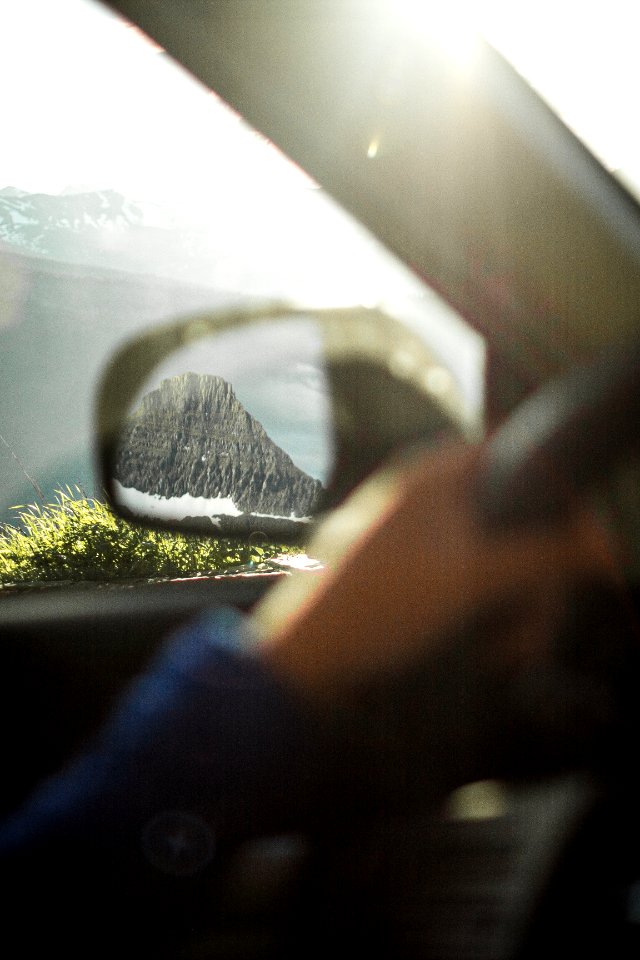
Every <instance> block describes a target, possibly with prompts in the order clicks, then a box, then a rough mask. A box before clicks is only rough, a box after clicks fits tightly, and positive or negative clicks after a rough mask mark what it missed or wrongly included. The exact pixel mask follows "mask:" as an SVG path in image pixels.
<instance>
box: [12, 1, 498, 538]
mask: <svg viewBox="0 0 640 960" xmlns="http://www.w3.org/2000/svg"><path fill="white" fill-rule="evenodd" d="M0 18H1V21H0V22H1V23H2V27H3V32H4V35H5V36H7V37H8V36H11V37H14V38H18V39H17V40H16V42H15V43H11V44H9V45H8V46H7V49H6V50H5V53H4V54H3V57H2V59H1V60H0V74H1V75H2V79H3V89H5V91H9V90H11V91H12V93H11V96H7V97H6V98H5V112H4V124H5V130H6V131H13V133H14V135H13V136H7V137H6V139H5V143H4V146H3V152H2V158H1V159H0V283H1V284H2V289H3V296H2V298H0V304H1V306H0V523H11V524H15V523H16V522H17V520H18V515H19V512H20V510H23V509H24V507H25V505H28V504H31V503H36V504H37V505H38V509H40V507H41V506H42V505H43V504H46V503H49V502H51V501H52V500H55V499H56V498H57V499H59V497H60V491H63V492H65V491H66V493H65V495H73V496H77V495H80V496H83V497H84V496H86V497H89V498H91V497H96V498H98V499H101V498H102V491H101V489H100V488H99V484H97V482H96V480H95V476H94V469H93V462H92V432H93V397H94V394H95V389H96V384H97V382H98V379H99V376H100V372H101V370H102V369H103V367H104V364H105V362H106V360H107V358H108V357H109V356H110V354H112V352H113V350H114V349H115V347H116V346H117V345H118V344H119V343H121V342H122V341H123V340H126V339H128V338H129V337H131V336H132V335H133V334H134V333H136V332H137V331H140V330H141V329H143V328H145V327H149V326H153V325H155V324H158V323H159V322H163V321H166V320H169V319H173V318H175V317H176V316H179V315H181V314H186V313H191V312H194V311H199V310H212V309H218V308H221V307H223V306H226V305H228V304H230V303H233V304H238V303H240V304H242V303H244V302H246V303H247V305H250V304H252V303H253V302H256V301H257V302H264V301H265V300H270V299H274V298H277V299H280V300H283V299H284V300H286V301H290V302H295V303H304V304H305V305H308V306H325V305H338V306H344V305H349V304H358V303H360V304H365V305H374V304H378V305H383V306H384V307H386V309H387V310H388V311H389V312H391V313H392V314H393V315H394V316H396V317H398V318H399V319H401V320H403V321H404V322H405V323H407V324H408V325H410V326H412V327H413V328H414V329H415V330H416V331H417V332H419V333H420V334H421V336H423V337H424V338H425V340H426V341H427V343H428V345H429V347H430V349H431V350H432V351H433V352H434V353H435V354H436V355H437V356H438V357H440V359H441V361H442V363H443V365H444V366H445V367H447V368H448V369H450V370H451V372H452V374H453V376H454V378H455V380H456V382H457V384H458V386H459V388H460V390H461V392H462V395H463V397H464V402H465V404H466V411H465V414H466V416H467V417H468V418H469V419H470V420H475V421H479V420H480V419H481V417H482V393H483V387H482V382H483V358H484V345H483V342H482V340H481V338H480V337H479V336H478V335H477V334H475V333H474V332H473V331H472V330H471V329H470V327H468V325H466V324H465V323H463V321H461V320H460V319H459V318H458V316H457V315H456V314H454V313H453V311H452V310H451V309H450V308H448V307H447V305H446V304H444V302H443V301H442V300H441V299H440V298H438V297H437V296H436V295H435V294H434V293H433V292H432V291H431V290H429V289H428V288H427V287H425V286H424V284H423V283H422V282H421V281H419V280H417V279H416V278H415V277H414V276H413V275H412V274H411V273H410V272H409V271H408V270H407V269H405V268H404V267H403V266H401V265H400V264H399V263H398V262H397V261H396V260H394V258H392V257H391V256H390V255H389V254H388V252H387V251H386V250H384V249H383V248H382V247H381V246H380V244H379V243H377V242H376V240H375V239H374V238H373V237H372V236H371V235H370V234H369V233H367V232H366V231H365V230H364V229H363V228H362V227H361V226H360V225H359V224H358V223H356V222H355V221H354V220H353V219H352V218H350V217H349V216H347V215H346V214H345V213H344V212H343V211H342V210H341V209H340V208H338V207H337V205H336V204H335V203H333V202H332V201H331V200H330V198H328V197H327V196H326V195H325V194H323V192H322V191H321V190H320V189H319V188H318V187H317V185H316V184H315V183H314V182H313V181H312V180H311V179H310V178H309V177H307V176H306V175H305V173H304V172H303V171H301V170H300V169H299V168H297V167H296V166H294V165H293V164H292V163H290V162H289V161H288V160H286V158H284V157H283V156H282V155H281V154H280V153H279V152H278V151H277V150H276V149H275V148H274V147H273V146H272V145H271V144H270V143H269V142H268V141H266V140H265V138H264V137H262V136H260V135H259V134H257V133H256V132H255V131H253V130H252V129H251V128H250V127H249V126H248V125H247V124H246V123H245V122H244V121H243V120H242V118H241V117H239V116H238V115H237V114H236V113H234V112H233V111H232V110H230V109H229V108H228V107H227V106H226V105H225V104H224V103H223V102H222V101H221V100H220V99H219V98H218V97H217V96H216V95H215V93H212V92H211V91H209V90H208V89H206V88H205V87H204V86H202V85H201V84H199V83H197V82H196V81H194V80H193V78H191V77H190V75H189V74H187V72H186V71H184V70H183V69H182V68H180V67H178V66H176V64H175V63H174V62H173V61H171V60H170V58H169V57H168V56H167V55H166V54H165V52H164V51H163V50H162V49H161V48H160V47H158V46H157V44H155V43H153V42H151V41H150V40H149V39H148V38H147V37H146V36H144V35H143V34H142V33H141V32H140V31H139V30H138V29H137V28H135V27H133V26H132V25H131V24H129V23H127V22H125V21H124V20H122V19H121V18H119V17H117V16H115V15H114V14H113V13H112V12H110V11H108V10H106V9H105V8H103V7H101V6H100V5H98V4H96V3H93V2H90V0H60V2H57V3H55V4H51V3H50V2H48V0H24V2H22V3H20V4H5V5H3V8H2V11H1V13H0ZM21 37H23V38H27V37H28V44H29V55H28V56H26V55H25V46H24V44H23V43H21V42H19V38H21ZM73 542H74V544H76V543H80V544H83V543H84V542H85V541H84V538H83V537H82V536H81V537H78V538H76V540H74V541H73ZM74 549H75V546H74ZM78 549H86V548H85V547H82V548H78Z"/></svg>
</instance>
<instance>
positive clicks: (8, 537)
mask: <svg viewBox="0 0 640 960" xmlns="http://www.w3.org/2000/svg"><path fill="white" fill-rule="evenodd" d="M12 509H14V510H15V511H16V521H17V522H16V523H15V524H3V525H0V586H6V585H9V584H19V583H34V582H43V581H44V582H54V581H83V580H89V581H114V580H130V579H139V578H140V579H145V578H147V579H152V578H170V577H180V576H194V575H197V574H202V575H206V574H209V573H213V572H224V571H227V572H231V570H232V568H233V567H236V566H238V565H241V564H246V563H254V564H257V563H260V562H264V561H267V560H268V559H269V557H272V556H274V555H275V554H276V553H282V552H286V547H282V546H280V545H275V544H268V545H264V544H261V545H260V546H259V547H258V546H248V545H246V544H244V543H238V542H237V541H231V540H226V539H214V538H208V537H196V536H188V537H187V536H182V535H180V534H172V533H165V532H158V531H155V530H149V529H146V528H143V527H138V526H133V525H132V524H130V523H127V522H126V521H125V520H121V519H120V518H118V517H116V516H115V515H114V514H113V513H112V512H111V510H110V509H109V507H108V506H107V505H106V504H105V503H102V502H101V501H99V500H95V499H92V498H89V497H85V496H83V495H82V494H81V492H80V491H79V490H77V491H75V492H74V491H72V490H71V489H69V488H67V490H66V492H64V491H58V492H57V500H56V501H55V502H54V503H49V504H47V505H46V506H40V505H38V504H29V505H27V506H17V507H13V508H12Z"/></svg>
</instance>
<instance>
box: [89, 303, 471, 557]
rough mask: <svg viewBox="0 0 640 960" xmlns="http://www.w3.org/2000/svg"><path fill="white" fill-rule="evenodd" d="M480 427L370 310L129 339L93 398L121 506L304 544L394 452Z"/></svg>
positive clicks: (169, 330) (289, 310) (182, 522)
mask: <svg viewBox="0 0 640 960" xmlns="http://www.w3.org/2000/svg"><path fill="white" fill-rule="evenodd" d="M473 433H474V425H472V424H469V423H468V422H467V421H466V420H465V414H464V403H463V400H462V396H461V393H460V391H459V389H458V387H457V385H456V383H455V380H454V378H453V376H452V375H451V373H450V372H449V371H448V370H446V369H445V368H444V367H443V365H442V363H441V361H440V360H439V359H437V358H436V357H435V356H434V355H433V354H432V353H431V352H430V351H429V350H428V348H427V347H426V345H425V343H424V341H423V340H422V339H421V338H420V337H419V336H417V335H416V334H415V333H413V332H411V331H410V330H408V329H407V328H406V327H405V326H404V325H403V324H401V323H400V322H398V321H397V320H394V319H393V318H391V317H389V316H388V315H387V314H385V313H383V312H381V311H380V310H377V309H367V308H363V307H351V308H345V309H329V310H327V309H322V310H317V309H315V310H305V309H303V308H300V307H295V306H292V305H288V304H274V305H270V306H267V307H262V308H259V309H255V310H231V311H224V312H213V313H207V314H199V315H196V316H192V317H186V318H183V319H180V320H178V321H176V322H173V323H170V324H167V325H164V326H161V327H157V328H154V329H153V330H151V331H149V332H146V333H143V334H142V335H140V336H138V337H136V338H135V339H134V340H132V341H130V342H129V343H127V344H125V345H124V346H123V347H121V348H120V349H119V350H118V351H117V353H116V354H115V355H114V356H113V358H112V359H111V360H110V362H109V364H108V366H107V368H106V370H105V372H104V375H103V378H102V382H101V385H100V389H99V394H98V399H97V447H98V459H99V463H100V472H101V475H102V481H103V484H104V488H105V491H106V494H107V497H108V499H109V501H110V503H111V505H112V506H113V508H114V510H115V511H116V513H118V514H119V515H121V516H124V517H125V518H126V519H128V520H133V521H138V522H142V523H144V524H145V525H149V524H151V525H152V526H156V527H160V528H163V529H171V530H174V531H179V532H181V533H185V532H190V533H198V534H203V533H206V534H209V535H210V534H212V533H214V534H217V535H220V536H230V537H231V536H232V537H235V538H238V539H242V540H248V539H250V538H251V539H252V540H255V539H256V538H259V537H263V538H264V539H269V540H275V541H278V542H281V543H301V542H304V541H305V540H306V539H308V537H309V533H310V529H309V523H310V522H311V521H312V520H313V519H315V518H316V517H318V516H320V515H321V514H322V513H324V512H325V511H327V510H328V509H331V508H332V507H334V506H336V505H337V504H338V503H339V502H340V501H341V500H343V499H344V497H345V496H346V495H347V494H348V493H349V492H350V491H351V490H352V489H353V488H354V487H355V486H357V484H358V483H360V481H361V480H363V479H364V478H365V477H366V476H367V475H368V474H369V473H371V471H372V470H374V469H375V468H376V467H377V466H379V465H380V464H381V463H382V462H383V461H384V460H385V459H387V458H388V457H389V456H390V455H392V454H394V453H396V452H398V451H399V450H401V449H402V448H403V447H407V446H410V445H414V444H416V443H420V444H423V445H425V444H426V445H434V444H438V443H440V442H442V441H443V440H446V439H452V438H454V437H456V438H459V439H471V438H472V435H473Z"/></svg>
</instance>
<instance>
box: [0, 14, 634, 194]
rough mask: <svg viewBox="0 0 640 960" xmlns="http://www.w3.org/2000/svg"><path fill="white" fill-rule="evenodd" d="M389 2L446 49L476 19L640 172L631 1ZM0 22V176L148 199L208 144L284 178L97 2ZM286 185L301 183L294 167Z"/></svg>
mask: <svg viewBox="0 0 640 960" xmlns="http://www.w3.org/2000/svg"><path fill="white" fill-rule="evenodd" d="M388 2H389V3H390V4H393V6H394V8H395V9H396V10H397V12H398V16H401V17H402V16H404V17H406V18H407V19H408V20H409V21H410V22H412V23H414V24H415V26H416V28H417V29H426V27H427V26H429V27H430V29H435V30H436V32H438V31H439V32H440V33H441V34H442V36H443V38H444V41H445V42H446V43H448V44H449V46H450V49H451V51H452V54H453V55H456V54H461V53H464V51H465V49H466V47H467V44H468V36H469V30H470V28H477V29H479V30H481V31H482V32H483V33H484V34H485V35H486V36H487V38H488V39H489V40H490V42H492V43H494V45H496V46H497V47H498V48H499V49H501V50H502V51H503V52H504V53H505V54H506V55H507V56H508V57H509V58H510V59H511V60H512V61H513V62H514V63H515V65H516V67H517V68H518V69H519V70H520V72H522V73H523V75H524V76H525V77H526V78H528V79H533V80H534V82H535V84H536V86H537V87H538V88H539V89H540V90H541V91H542V93H543V94H544V95H546V96H548V97H549V99H551V100H552V101H554V102H555V103H557V104H559V105H560V112H561V114H562V115H563V117H564V118H565V119H566V120H567V121H568V122H569V123H570V124H572V125H573V126H575V127H577V128H578V130H579V131H582V135H583V136H584V137H585V139H586V140H587V142H589V143H590V144H592V145H594V146H595V148H596V150H597V152H598V153H599V154H600V156H601V157H602V158H603V159H604V160H605V162H606V163H607V165H608V166H610V167H611V168H613V169H616V170H617V169H621V170H622V171H623V173H624V174H625V175H626V176H627V178H629V179H632V180H633V179H635V180H636V181H637V182H640V137H639V136H638V135H637V133H636V129H635V128H636V125H635V123H633V122H631V119H632V118H633V117H634V116H635V112H636V107H637V103H636V100H637V90H638V81H639V79H640V58H638V56H637V38H638V36H639V35H640V4H638V3H637V2H636V0H607V3H599V2H598V3H596V2H591V0H473V2H471V0H466V2H465V0H457V2H455V0H449V2H447V3H446V4H445V3H444V2H441V3H431V2H428V0H388ZM0 29H1V30H2V36H3V38H5V42H4V43H3V53H2V58H1V59H0V78H1V79H2V89H3V90H4V91H5V96H4V97H3V121H4V124H3V125H4V130H5V138H4V143H3V157H2V169H1V171H0V179H2V180H3V181H4V185H6V184H13V185H15V186H18V187H22V188H23V189H25V190H30V191H45V192H51V193H58V192H60V191H61V190H63V189H64V188H65V187H66V186H68V185H69V184H70V183H71V184H73V185H83V184H86V185H87V186H90V187H92V188H95V187H104V186H113V187H116V188H117V189H121V190H122V191H123V192H126V193H127V194H128V195H129V196H130V197H131V198H132V199H136V198H138V199H151V200H152V199H159V198H163V199H165V200H166V198H167V194H168V193H171V192H172V191H173V192H174V193H176V194H177V192H178V191H179V192H180V196H181V199H184V194H185V191H186V192H187V193H188V192H189V191H192V192H193V193H194V194H197V193H198V192H199V191H201V188H202V184H203V183H206V182H207V179H208V178H209V177H210V170H211V165H210V163H211V156H212V152H213V153H215V155H216V164H218V165H219V166H220V169H221V172H223V169H224V168H225V167H226V168H227V169H230V170H231V169H233V171H234V173H235V174H236V175H237V174H238V164H240V168H242V167H244V168H245V169H246V172H247V175H248V177H249V176H250V179H251V180H255V177H256V167H255V164H254V163H253V161H254V160H255V157H256V156H258V155H260V171H261V172H260V173H259V174H258V179H262V178H265V179H267V180H269V181H270V182H271V183H272V184H273V183H278V184H280V185H282V184H283V183H284V182H285V181H286V185H287V189H288V190H289V191H291V189H293V182H294V180H295V179H296V171H295V169H294V168H293V167H291V166H290V165H288V164H285V163H283V162H282V161H281V159H280V158H279V157H278V156H277V155H276V154H275V152H274V151H273V150H271V151H269V150H268V148H266V145H265V144H264V142H262V143H261V142H260V138H256V137H248V136H247V130H246V128H245V126H244V124H242V122H241V121H240V120H239V118H237V117H236V116H234V115H233V114H231V113H230V112H229V111H227V110H225V109H223V108H222V107H221V105H220V103H219V102H218V101H216V99H215V98H214V97H212V96H211V95H209V94H208V92H207V91H206V90H205V89H204V88H203V87H201V86H199V85H197V84H195V83H194V81H193V80H192V79H191V78H190V77H189V76H188V75H187V74H186V72H184V71H182V70H181V69H180V68H177V67H175V66H174V67H173V69H167V63H166V59H167V58H166V55H164V54H162V53H161V52H160V51H159V48H158V47H157V46H155V45H154V44H152V43H150V42H148V41H146V40H145V39H143V37H142V36H141V35H140V33H139V32H138V31H136V30H133V29H131V28H129V27H127V26H126V25H125V24H124V22H123V21H121V20H118V19H117V18H116V17H114V16H113V14H112V13H110V12H108V11H105V10H104V9H103V8H101V7H100V6H99V5H98V4H95V3H92V2H89V0H54V2H52V0H20V2H19V3H16V2H15V0H0ZM23 40H24V41H25V42H21V41H23ZM114 58H115V59H114ZM114 62H117V64H118V70H117V71H114V70H113V64H114ZM9 91H11V93H10V95H7V94H8V92H9ZM35 118H37V122H34V120H35ZM624 118H629V121H630V122H621V119H622V120H624ZM9 133H13V134H14V135H13V136H9ZM223 140H224V142H225V144H226V148H225V150H223V151H221V150H220V143H221V142H222V141H223ZM240 144H242V146H241V147H240ZM267 154H268V155H269V157H270V159H269V160H266V159H265V157H266V155H267ZM159 157H162V158H163V161H162V162H158V158H159ZM45 160H46V163H45V162H43V161H45ZM265 167H268V168H269V169H265ZM296 187H297V188H298V189H305V188H308V187H309V183H308V181H307V180H306V178H305V177H304V176H303V175H301V174H299V173H298V182H297V184H296Z"/></svg>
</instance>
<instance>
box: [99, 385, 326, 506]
mask: <svg viewBox="0 0 640 960" xmlns="http://www.w3.org/2000/svg"><path fill="white" fill-rule="evenodd" d="M116 479H117V480H118V482H119V483H121V484H122V486H124V487H127V488H134V489H136V490H139V491H140V492H143V493H150V494H155V495H158V496H161V497H166V498H170V497H181V496H183V495H184V494H189V495H190V496H192V497H202V498H205V499H216V498H224V499H229V500H231V501H233V503H234V504H235V506H236V507H237V508H238V509H239V510H240V511H242V512H243V513H258V514H267V515H271V516H279V517H292V516H293V517H306V516H309V515H310V514H311V513H313V510H314V506H315V504H316V501H317V500H318V498H319V496H320V494H321V492H322V485H321V483H320V481H319V480H315V479H314V478H312V477H310V476H309V475H308V474H307V473H305V472H304V471H303V470H301V469H300V468H299V467H297V466H296V465H295V464H294V462H293V460H292V459H291V457H290V456H289V454H287V453H286V452H285V451H284V450H283V449H282V448H281V447H279V446H278V445H277V444H276V443H274V441H273V440H272V439H271V438H270V437H269V435H268V434H267V432H266V430H265V429H264V427H263V426H262V424H261V423H259V421H258V420H257V419H256V418H255V417H253V416H252V415H251V414H250V413H249V412H248V411H247V410H246V409H245V408H244V406H243V405H242V403H241V402H240V401H239V400H238V398H237V397H236V395H235V392H234V390H233V388H232V386H231V384H230V383H228V382H227V381H226V380H224V379H223V378H222V377H217V376H213V375H209V374H196V373H184V374H181V375H179V376H176V377H171V378H168V379H166V380H163V381H162V383H161V384H159V386H158V387H157V388H156V389H154V390H152V391H151V392H150V393H148V394H146V396H145V397H143V399H142V401H141V402H140V405H139V406H138V408H137V409H136V410H135V411H134V413H133V415H132V416H131V418H130V421H129V423H128V426H127V429H126V431H125V434H124V436H123V438H122V442H121V444H120V450H119V455H118V459H117V464H116Z"/></svg>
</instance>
